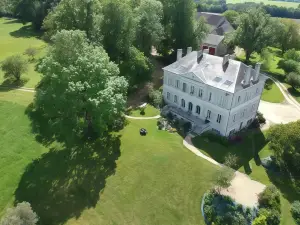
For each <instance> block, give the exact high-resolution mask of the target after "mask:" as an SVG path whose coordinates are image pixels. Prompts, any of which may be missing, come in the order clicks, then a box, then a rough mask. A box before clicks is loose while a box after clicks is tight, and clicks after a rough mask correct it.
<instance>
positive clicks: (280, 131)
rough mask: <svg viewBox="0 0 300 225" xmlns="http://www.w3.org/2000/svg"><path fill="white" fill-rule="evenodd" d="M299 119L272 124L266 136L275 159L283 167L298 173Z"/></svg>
mask: <svg viewBox="0 0 300 225" xmlns="http://www.w3.org/2000/svg"><path fill="white" fill-rule="evenodd" d="M299 132H300V121H297V122H292V123H288V124H279V125H275V126H272V127H271V128H270V129H269V131H268V133H267V137H268V140H269V141H270V142H269V146H270V149H271V150H272V151H273V153H274V157H275V160H276V162H277V164H278V165H280V166H281V168H283V169H287V170H289V171H290V172H292V173H293V174H299V173H300V145H299V143H300V136H299Z"/></svg>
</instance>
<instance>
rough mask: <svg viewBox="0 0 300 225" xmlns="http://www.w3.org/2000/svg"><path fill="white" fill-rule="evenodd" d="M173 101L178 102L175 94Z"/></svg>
mask: <svg viewBox="0 0 300 225" xmlns="http://www.w3.org/2000/svg"><path fill="white" fill-rule="evenodd" d="M174 102H175V103H177V102H178V98H177V95H174Z"/></svg>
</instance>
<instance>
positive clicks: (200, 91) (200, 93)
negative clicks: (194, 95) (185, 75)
mask: <svg viewBox="0 0 300 225" xmlns="http://www.w3.org/2000/svg"><path fill="white" fill-rule="evenodd" d="M198 96H199V97H200V98H202V96H203V90H202V89H201V88H200V89H199V92H198Z"/></svg>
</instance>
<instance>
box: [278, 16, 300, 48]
mask: <svg viewBox="0 0 300 225" xmlns="http://www.w3.org/2000/svg"><path fill="white" fill-rule="evenodd" d="M274 24H275V27H274V29H276V33H275V34H276V39H277V40H276V42H277V44H278V46H279V47H280V49H281V51H282V54H284V53H285V52H286V50H288V49H293V48H295V49H299V48H300V25H299V24H297V23H296V22H294V21H293V20H290V19H280V20H279V21H277V22H276V23H274Z"/></svg>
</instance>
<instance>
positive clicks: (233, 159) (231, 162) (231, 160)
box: [224, 152, 239, 168]
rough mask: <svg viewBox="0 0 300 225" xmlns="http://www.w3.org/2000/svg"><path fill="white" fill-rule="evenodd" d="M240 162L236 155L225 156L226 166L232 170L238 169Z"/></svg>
mask: <svg viewBox="0 0 300 225" xmlns="http://www.w3.org/2000/svg"><path fill="white" fill-rule="evenodd" d="M238 161H239V158H238V157H237V156H236V155H235V154H232V153H230V152H229V153H228V154H227V155H226V156H225V160H224V165H225V166H228V167H231V168H236V167H237V166H238Z"/></svg>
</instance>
